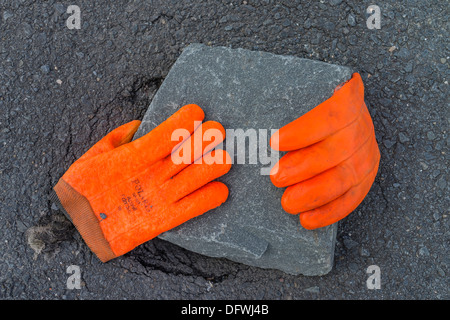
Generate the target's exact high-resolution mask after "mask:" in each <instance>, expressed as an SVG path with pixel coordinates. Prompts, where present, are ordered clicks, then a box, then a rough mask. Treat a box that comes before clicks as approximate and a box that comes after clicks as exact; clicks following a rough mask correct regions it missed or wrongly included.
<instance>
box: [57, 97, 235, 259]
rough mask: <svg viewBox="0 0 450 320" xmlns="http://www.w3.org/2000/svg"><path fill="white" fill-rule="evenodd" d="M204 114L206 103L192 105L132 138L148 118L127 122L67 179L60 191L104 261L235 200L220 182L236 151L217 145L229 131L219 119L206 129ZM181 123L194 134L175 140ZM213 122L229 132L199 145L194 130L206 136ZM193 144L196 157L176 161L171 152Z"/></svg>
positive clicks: (209, 123)
mask: <svg viewBox="0 0 450 320" xmlns="http://www.w3.org/2000/svg"><path fill="white" fill-rule="evenodd" d="M203 119H204V113H203V110H202V109H201V108H200V107H199V106H197V105H193V104H191V105H186V106H184V107H183V108H181V109H180V110H178V111H177V112H176V113H174V114H173V115H172V116H171V117H170V118H169V119H167V120H166V121H164V122H163V123H161V124H160V125H159V126H158V127H156V128H155V129H154V130H152V131H151V132H150V133H148V134H146V135H145V136H143V137H141V138H139V139H136V140H134V141H132V142H131V140H132V137H133V135H134V133H135V132H136V130H137V128H138V127H139V125H140V121H132V122H130V123H127V124H125V125H123V126H121V127H119V128H117V129H115V130H113V131H112V132H111V133H109V134H108V135H107V136H105V137H104V138H103V139H101V140H100V141H99V142H98V143H97V144H95V145H94V146H93V147H92V148H91V149H90V150H89V151H87V152H86V153H85V154H84V155H83V156H82V157H80V158H79V159H78V160H77V161H76V162H75V163H74V164H72V166H71V167H70V168H69V169H68V170H67V172H66V173H65V174H64V175H63V177H62V178H61V179H60V181H59V182H58V184H57V185H56V186H55V188H54V191H55V192H56V194H57V195H58V198H59V200H60V202H61V205H62V206H63V207H64V209H65V210H66V212H67V213H68V215H69V216H70V218H71V219H72V221H73V222H74V224H75V226H76V227H77V228H78V230H79V232H80V233H81V235H82V236H83V238H84V239H85V241H86V243H87V244H88V246H89V247H90V248H91V249H92V251H93V252H94V253H95V254H96V255H97V256H98V257H99V258H100V260H102V261H108V260H110V259H112V258H115V257H117V256H120V255H123V254H125V253H126V252H128V251H130V250H132V249H133V248H134V247H136V246H138V245H140V244H142V243H144V242H146V241H148V240H150V239H152V238H154V237H156V236H158V235H159V234H161V233H162V232H164V231H167V230H169V229H172V228H174V227H176V226H178V225H180V224H182V223H184V222H185V221H187V220H189V219H191V218H193V217H196V216H198V215H201V214H203V213H205V212H207V211H209V210H211V209H213V208H216V207H217V206H219V205H221V204H222V203H223V202H224V201H225V200H226V199H227V197H228V188H227V187H226V186H225V185H224V184H223V183H221V182H217V181H213V180H214V179H216V178H218V177H220V176H222V175H224V174H226V173H227V172H228V171H229V170H230V167H231V159H230V158H229V155H228V153H226V151H223V150H216V149H214V147H215V146H217V145H218V144H219V143H221V142H222V141H223V139H224V138H225V130H224V128H223V127H222V125H221V124H220V123H218V122H215V121H207V122H204V123H203V124H202V125H201V129H200V126H199V124H200V123H201V122H202V121H203ZM176 129H185V130H184V131H185V132H187V133H189V134H187V136H184V137H183V139H180V140H179V141H172V133H173V132H174V130H176ZM208 129H216V130H219V131H220V132H221V133H222V135H221V137H220V138H216V140H214V141H206V142H204V141H200V142H201V144H200V145H199V144H198V143H197V144H194V139H191V136H190V135H192V134H193V133H194V131H196V130H201V131H202V132H201V134H202V135H201V136H202V137H203V132H205V131H206V130H208ZM196 133H199V132H198V131H197V132H196ZM185 144H188V145H187V146H189V148H190V150H191V155H192V158H191V162H189V163H180V164H175V163H174V162H173V161H172V158H171V153H172V151H173V150H174V148H180V147H181V146H186V145H185ZM199 148H200V150H198V149H199ZM195 155H200V158H199V159H195V158H194V157H195ZM210 158H213V159H219V158H220V159H222V160H221V161H215V162H214V161H207V160H208V159H209V160H211V159H210ZM200 160H205V161H200ZM194 161H196V162H195V163H194Z"/></svg>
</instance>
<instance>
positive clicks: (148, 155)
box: [128, 104, 205, 164]
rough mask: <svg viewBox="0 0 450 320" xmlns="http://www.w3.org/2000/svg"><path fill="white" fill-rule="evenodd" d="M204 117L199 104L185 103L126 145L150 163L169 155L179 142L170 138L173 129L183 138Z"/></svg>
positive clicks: (191, 131) (186, 136)
mask: <svg viewBox="0 0 450 320" xmlns="http://www.w3.org/2000/svg"><path fill="white" fill-rule="evenodd" d="M204 117H205V114H204V112H203V110H202V109H201V108H200V107H199V106H197V105H195V104H189V105H186V106H184V107H182V108H181V109H180V110H178V111H177V112H175V113H174V114H173V115H172V116H170V117H169V118H168V119H167V120H165V121H164V122H162V123H161V124H160V125H159V126H157V127H156V128H155V129H153V130H152V131H150V132H149V133H147V134H146V135H144V136H143V137H141V138H139V139H136V140H135V141H133V142H132V143H130V144H129V145H128V146H129V148H131V149H132V150H133V152H134V153H135V154H136V155H137V156H138V157H139V159H140V161H142V162H144V163H146V164H152V163H154V162H156V161H158V160H160V159H162V158H164V157H166V156H167V155H169V154H170V153H171V152H172V150H173V148H174V147H176V146H177V145H178V144H179V143H180V142H179V140H178V141H173V140H172V136H173V134H174V132H175V130H178V131H177V132H179V133H180V134H181V136H182V137H183V138H184V139H185V138H188V137H189V135H191V134H192V133H193V132H194V130H195V129H196V127H198V126H199V125H200V124H201V122H202V121H203V119H204Z"/></svg>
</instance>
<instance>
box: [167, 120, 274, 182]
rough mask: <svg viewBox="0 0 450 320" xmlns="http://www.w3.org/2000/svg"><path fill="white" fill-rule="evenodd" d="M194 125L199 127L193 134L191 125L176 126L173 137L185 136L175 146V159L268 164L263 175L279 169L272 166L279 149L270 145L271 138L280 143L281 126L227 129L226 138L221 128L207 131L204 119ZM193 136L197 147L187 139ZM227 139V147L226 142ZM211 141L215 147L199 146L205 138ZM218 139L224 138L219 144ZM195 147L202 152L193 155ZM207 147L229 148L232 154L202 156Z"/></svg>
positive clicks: (262, 170) (205, 140) (176, 139)
mask: <svg viewBox="0 0 450 320" xmlns="http://www.w3.org/2000/svg"><path fill="white" fill-rule="evenodd" d="M194 127H196V128H197V129H196V130H195V131H194V133H193V134H192V136H191V137H190V133H189V131H188V130H187V129H183V128H180V129H175V130H174V131H173V132H172V136H171V139H172V141H180V138H183V140H182V141H181V142H180V143H179V144H178V145H177V146H175V147H174V149H173V150H172V154H171V158H172V161H173V163H175V164H181V163H183V164H190V163H191V159H192V158H194V159H196V160H195V162H194V163H195V164H200V163H202V162H203V161H205V163H207V164H212V163H217V164H223V162H224V160H225V161H231V164H255V165H258V164H259V165H263V166H266V167H263V168H261V170H260V174H261V175H270V174H274V173H276V172H275V171H276V169H274V170H272V169H273V167H274V165H275V164H276V163H277V162H278V160H279V152H278V151H277V150H274V149H271V148H270V146H269V139H271V141H272V142H274V143H278V133H277V131H278V130H276V129H271V130H270V131H269V130H268V129H253V128H250V129H246V130H245V131H244V129H226V139H225V137H224V136H223V134H222V132H221V131H220V130H219V129H214V128H210V129H207V130H205V131H203V130H202V124H201V122H200V121H195V122H194ZM202 133H203V134H202ZM269 135H270V137H271V138H270V137H269ZM189 138H190V139H193V144H194V148H192V145H191V143H184V142H185V141H187V139H189ZM224 140H225V148H224V143H223V141H224ZM208 141H211V144H210V146H211V147H209V146H208V145H206V146H204V148H203V149H202V148H198V146H202V145H203V143H204V142H208ZM214 141H222V142H220V143H219V144H217V143H215V142H214ZM213 145H214V147H213ZM247 146H248V148H247ZM192 149H193V150H194V152H197V153H198V154H194V155H192V154H191V152H192ZM205 149H206V150H209V149H216V150H217V149H224V150H226V151H227V152H228V154H229V155H230V158H224V157H223V155H222V154H219V153H216V156H214V155H212V156H211V157H208V158H202V152H203V150H205ZM247 149H248V150H247ZM269 149H270V150H269Z"/></svg>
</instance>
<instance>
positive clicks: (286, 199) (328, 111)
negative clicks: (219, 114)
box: [270, 73, 380, 229]
mask: <svg viewBox="0 0 450 320" xmlns="http://www.w3.org/2000/svg"><path fill="white" fill-rule="evenodd" d="M275 135H278V139H275V136H273V137H272V138H271V147H272V148H274V149H275V150H280V151H288V152H287V153H286V155H284V156H283V157H282V158H281V159H280V160H279V161H278V163H277V164H276V165H275V166H274V167H273V168H272V172H271V176H270V177H271V181H272V183H273V184H274V185H275V186H277V187H280V188H281V187H287V188H286V190H285V192H284V194H283V196H282V199H281V204H282V207H283V209H284V210H285V211H286V212H289V213H292V214H300V222H301V224H302V226H303V227H305V228H306V229H316V228H320V227H324V226H327V225H330V224H333V223H335V222H337V221H339V220H341V219H343V218H344V217H346V216H347V215H348V214H349V213H351V212H352V211H353V210H355V209H356V207H357V206H358V205H359V204H360V203H361V202H362V201H363V199H364V197H365V196H366V195H367V193H368V192H369V190H370V188H371V186H372V184H373V182H374V179H375V176H376V174H377V171H378V165H379V161H380V152H379V149H378V144H377V141H376V139H375V131H374V127H373V123H372V119H371V117H370V114H369V111H368V110H367V107H366V105H365V103H364V85H363V82H362V79H361V76H360V75H359V74H357V73H355V74H353V76H352V78H351V79H350V80H349V81H348V82H347V83H345V84H344V85H342V86H339V87H338V88H336V90H335V92H334V94H333V96H332V97H331V98H329V99H328V100H326V101H324V102H323V103H321V104H320V105H318V106H317V107H315V108H314V109H312V110H311V111H309V112H308V113H306V114H305V115H303V116H301V117H299V118H298V119H296V120H294V121H292V122H291V123H289V124H287V125H285V126H284V127H282V128H281V129H280V130H278V131H277V132H276V133H275Z"/></svg>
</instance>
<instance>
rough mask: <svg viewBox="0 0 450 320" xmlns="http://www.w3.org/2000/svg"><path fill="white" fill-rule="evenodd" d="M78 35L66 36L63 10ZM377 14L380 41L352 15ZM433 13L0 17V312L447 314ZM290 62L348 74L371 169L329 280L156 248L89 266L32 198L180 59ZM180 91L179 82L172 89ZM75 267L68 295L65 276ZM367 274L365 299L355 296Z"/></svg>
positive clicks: (343, 10) (136, 9)
mask: <svg viewBox="0 0 450 320" xmlns="http://www.w3.org/2000/svg"><path fill="white" fill-rule="evenodd" d="M72 4H76V5H78V6H79V7H80V9H81V29H79V30H77V29H72V30H70V29H68V27H67V26H66V20H67V19H68V18H69V16H70V14H68V13H66V9H67V7H68V6H69V5H72ZM371 4H377V5H379V7H380V9H381V29H369V28H368V27H367V25H366V18H367V14H366V8H367V7H368V6H369V5H371ZM448 17H449V3H448V1H445V0H434V1H396V0H389V1H379V3H377V2H376V1H342V0H331V1H325V0H322V1H297V2H294V1H286V0H285V1H272V0H265V1H264V0H261V1H256V0H247V1H95V4H94V2H92V1H81V0H77V1H76V3H75V1H73V2H72V1H71V2H55V1H34V0H3V1H2V2H1V3H0V111H1V112H0V150H1V152H0V241H1V242H0V298H1V299H288V300H290V299H292V300H296V299H449V298H450V295H449V279H450V277H449V273H450V269H449V219H448V216H449V209H448V208H449V207H450V206H449V192H448V190H449V178H448V174H449V169H448V164H449V143H450V140H449V135H448V127H449V121H450V119H449V109H448V74H449V71H448V67H449V62H450V56H449V42H448V32H449V21H448ZM194 42H197V43H204V44H208V45H213V46H216V45H221V46H230V47H233V48H246V49H251V50H264V51H268V52H272V53H276V54H286V55H294V56H298V57H302V58H310V59H315V60H320V61H326V62H330V63H335V64H341V65H346V66H349V67H351V68H353V69H355V70H357V71H359V72H360V74H361V75H362V78H363V81H364V82H365V85H366V101H367V103H368V107H369V110H370V113H371V114H372V117H373V120H374V125H375V130H376V134H377V140H378V142H379V144H380V150H381V154H382V158H381V164H380V170H379V173H378V176H377V179H376V181H375V183H374V185H373V187H372V189H371V191H370V193H369V195H368V196H367V197H366V199H365V200H364V202H363V203H362V204H361V205H360V206H359V207H358V209H357V210H356V211H355V212H353V213H352V214H351V215H350V216H348V217H347V218H346V219H345V220H343V221H342V222H341V223H340V224H339V229H338V235H337V244H336V252H335V263H334V268H333V270H332V271H331V272H330V273H329V274H328V275H326V276H322V277H304V276H290V275H287V274H284V273H282V272H281V271H275V270H263V269H258V268H255V267H249V266H246V265H242V264H238V263H234V262H230V261H228V260H226V259H215V258H209V257H204V256H201V255H199V254H195V253H192V252H189V251H186V250H184V249H181V248H179V247H177V246H175V245H173V244H170V243H167V242H165V241H163V240H160V239H155V240H152V241H150V242H148V243H146V244H144V245H141V246H140V247H138V248H137V249H135V250H133V251H132V252H130V253H128V254H126V255H125V256H123V257H120V258H118V259H115V260H113V261H111V262H109V263H106V264H102V263H101V262H100V261H99V260H98V259H97V258H96V257H95V256H93V254H92V253H91V252H90V251H89V249H88V248H87V246H86V245H85V244H84V242H83V241H82V239H81V238H80V236H79V235H78V233H77V232H76V231H75V229H74V228H73V227H72V226H71V225H70V223H68V222H67V220H64V218H63V216H61V214H60V213H59V212H58V211H57V210H55V209H56V208H55V207H52V205H51V203H50V202H49V201H48V199H47V196H48V194H49V193H50V191H51V188H52V186H53V185H54V184H55V183H56V182H57V180H58V179H59V178H60V176H61V175H62V174H63V173H64V171H65V170H66V169H67V168H68V167H69V166H70V164H71V163H72V162H73V161H74V160H75V159H77V158H78V157H80V156H81V155H82V154H83V153H84V152H85V151H86V150H87V149H88V148H89V146H91V145H92V144H93V143H95V142H96V141H97V140H99V139H100V138H101V137H102V136H103V135H105V134H106V133H107V132H108V131H110V130H112V129H113V128H115V127H117V126H118V125H120V124H123V123H125V122H128V121H130V120H133V119H141V118H142V117H143V115H144V113H145V111H146V109H147V107H148V105H149V103H150V101H151V99H152V96H153V94H154V93H155V92H156V91H157V89H158V86H159V85H160V84H161V82H162V81H163V80H164V77H165V76H166V75H167V73H168V71H169V70H170V67H171V65H172V64H173V63H174V62H175V60H176V59H177V57H178V56H179V55H180V53H181V51H182V50H183V48H184V47H185V46H186V45H188V44H189V43H194ZM186 80H187V81H188V80H189V79H186ZM71 265H76V266H79V268H80V271H81V287H80V289H69V288H68V286H67V280H68V278H69V276H70V275H71V274H70V273H67V268H68V267H69V266H71ZM370 265H376V266H378V267H379V269H380V274H381V288H380V289H372V290H370V289H368V287H367V285H366V281H367V279H368V277H369V276H370V274H368V273H367V272H366V270H367V268H368V267H369V266H370Z"/></svg>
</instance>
